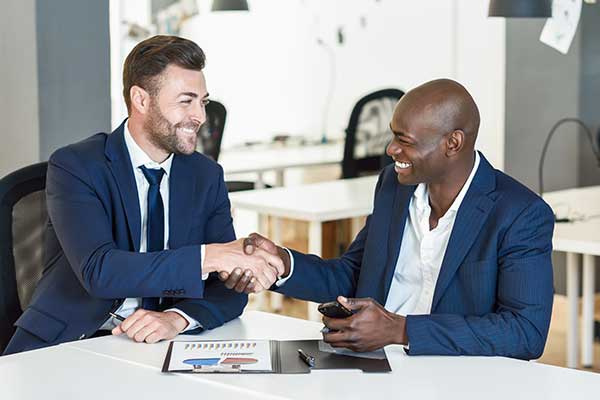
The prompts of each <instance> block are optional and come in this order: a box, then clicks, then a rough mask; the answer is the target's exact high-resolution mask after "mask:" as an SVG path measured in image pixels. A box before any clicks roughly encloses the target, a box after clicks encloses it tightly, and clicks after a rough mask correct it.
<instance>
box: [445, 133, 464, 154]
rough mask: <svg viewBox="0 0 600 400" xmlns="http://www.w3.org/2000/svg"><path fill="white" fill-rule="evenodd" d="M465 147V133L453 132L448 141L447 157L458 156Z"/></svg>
mask: <svg viewBox="0 0 600 400" xmlns="http://www.w3.org/2000/svg"><path fill="white" fill-rule="evenodd" d="M464 145H465V132H463V131H462V130H461V129H456V130H454V131H452V132H451V133H450V134H449V135H448V138H447V139H446V155H447V156H448V157H452V156H454V155H456V154H458V153H459V152H460V151H461V150H462V148H463V147H464Z"/></svg>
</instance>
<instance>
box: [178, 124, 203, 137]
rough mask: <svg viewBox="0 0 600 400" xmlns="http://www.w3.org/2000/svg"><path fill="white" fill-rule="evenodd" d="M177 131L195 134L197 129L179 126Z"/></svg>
mask: <svg viewBox="0 0 600 400" xmlns="http://www.w3.org/2000/svg"><path fill="white" fill-rule="evenodd" d="M177 130H178V131H179V132H182V133H184V134H186V135H190V136H191V135H195V134H196V133H197V131H198V127H189V126H188V127H179V128H177Z"/></svg>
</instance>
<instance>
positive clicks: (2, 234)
mask: <svg viewBox="0 0 600 400" xmlns="http://www.w3.org/2000/svg"><path fill="white" fill-rule="evenodd" d="M47 168H48V163H46V162H42V163H39V164H34V165H30V166H28V167H25V168H22V169H19V170H17V171H15V172H13V173H11V174H9V175H7V176H5V177H4V178H2V179H0V353H1V352H2V351H4V348H5V347H6V345H7V344H8V341H9V340H10V338H11V337H12V335H13V333H14V331H15V328H14V327H13V324H14V323H15V321H16V320H17V319H18V318H19V317H20V316H21V314H22V313H23V310H24V309H25V308H26V307H27V305H28V304H29V301H30V300H31V296H32V295H33V291H34V290H35V286H36V284H37V282H38V280H39V279H40V277H41V276H42V268H43V260H42V257H43V254H42V253H43V248H44V233H45V230H46V225H47V223H48V212H47V210H46V193H45V188H46V170H47Z"/></svg>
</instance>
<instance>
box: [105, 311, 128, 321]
mask: <svg viewBox="0 0 600 400" xmlns="http://www.w3.org/2000/svg"><path fill="white" fill-rule="evenodd" d="M108 314H109V315H110V316H111V317H113V318H115V319H118V320H119V321H121V322H123V321H125V318H123V317H121V316H120V315H119V314H115V313H114V312H112V311H111V312H109V313H108Z"/></svg>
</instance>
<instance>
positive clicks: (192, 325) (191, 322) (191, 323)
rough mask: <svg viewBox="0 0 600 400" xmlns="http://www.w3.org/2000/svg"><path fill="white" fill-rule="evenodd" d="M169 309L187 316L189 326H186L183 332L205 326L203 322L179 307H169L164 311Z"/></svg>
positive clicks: (184, 316)
mask: <svg viewBox="0 0 600 400" xmlns="http://www.w3.org/2000/svg"><path fill="white" fill-rule="evenodd" d="M167 311H173V312H176V313H177V314H179V315H181V316H182V317H183V318H185V320H186V321H187V322H188V326H186V327H185V329H184V330H183V331H181V333H184V332H187V331H191V330H193V329H197V328H203V326H202V324H201V323H200V322H198V321H196V320H195V319H193V318H191V317H190V316H189V315H187V314H186V313H184V312H183V311H181V310H180V309H179V308H169V309H168V310H165V311H164V312H167Z"/></svg>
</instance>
